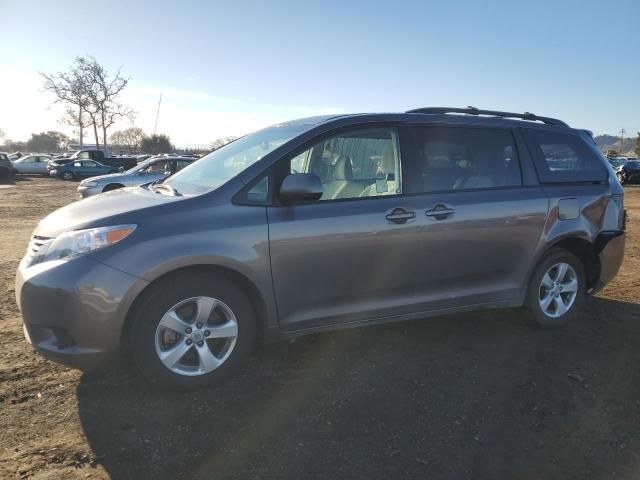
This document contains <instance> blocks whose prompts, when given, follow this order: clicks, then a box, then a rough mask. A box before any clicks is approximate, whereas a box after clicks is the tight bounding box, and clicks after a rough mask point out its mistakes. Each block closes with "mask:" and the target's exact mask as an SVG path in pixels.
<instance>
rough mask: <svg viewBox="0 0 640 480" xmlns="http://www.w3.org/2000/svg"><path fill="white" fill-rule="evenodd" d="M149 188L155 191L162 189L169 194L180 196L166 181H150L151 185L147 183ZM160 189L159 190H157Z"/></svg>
mask: <svg viewBox="0 0 640 480" xmlns="http://www.w3.org/2000/svg"><path fill="white" fill-rule="evenodd" d="M149 190H152V191H154V192H156V193H161V192H160V191H162V190H166V191H168V192H169V193H170V194H171V195H173V196H174V197H179V196H181V193H180V192H178V190H176V189H175V188H173V187H172V186H171V185H169V184H168V183H155V182H154V183H152V184H151V185H149ZM159 190H160V191H159Z"/></svg>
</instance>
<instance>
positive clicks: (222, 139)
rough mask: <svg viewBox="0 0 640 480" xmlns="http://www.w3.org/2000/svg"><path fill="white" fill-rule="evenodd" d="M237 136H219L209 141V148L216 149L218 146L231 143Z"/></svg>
mask: <svg viewBox="0 0 640 480" xmlns="http://www.w3.org/2000/svg"><path fill="white" fill-rule="evenodd" d="M237 139H238V137H234V136H229V137H220V138H217V139H216V140H214V141H213V142H211V150H217V149H219V148H220V147H224V146H225V145H226V144H227V143H231V142H233V141H234V140H237Z"/></svg>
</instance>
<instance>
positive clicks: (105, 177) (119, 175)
mask: <svg viewBox="0 0 640 480" xmlns="http://www.w3.org/2000/svg"><path fill="white" fill-rule="evenodd" d="M129 177H130V175H125V174H123V173H109V174H107V175H98V176H97V177H91V178H87V179H85V180H82V181H81V182H80V185H85V184H86V183H87V182H103V181H104V182H112V181H114V180H125V179H127V178H129Z"/></svg>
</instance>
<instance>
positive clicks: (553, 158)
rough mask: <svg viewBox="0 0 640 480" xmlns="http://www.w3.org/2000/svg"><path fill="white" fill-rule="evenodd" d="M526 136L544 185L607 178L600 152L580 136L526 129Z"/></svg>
mask: <svg viewBox="0 0 640 480" xmlns="http://www.w3.org/2000/svg"><path fill="white" fill-rule="evenodd" d="M524 133H525V137H526V139H527V143H528V145H529V148H530V149H531V154H532V155H533V160H534V162H535V165H536V170H537V171H538V176H539V177H540V180H541V181H542V182H543V183H557V182H560V183H567V182H598V181H603V180H606V179H607V170H606V167H605V166H604V165H603V162H602V159H601V158H600V156H599V154H598V152H596V151H595V150H594V149H591V148H589V146H588V145H585V143H584V142H583V141H582V139H581V138H580V137H578V136H577V135H573V134H570V133H558V132H549V131H544V130H533V129H525V130H524Z"/></svg>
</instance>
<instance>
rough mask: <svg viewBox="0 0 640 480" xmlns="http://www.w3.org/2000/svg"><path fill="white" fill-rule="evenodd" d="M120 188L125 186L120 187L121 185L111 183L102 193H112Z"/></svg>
mask: <svg viewBox="0 0 640 480" xmlns="http://www.w3.org/2000/svg"><path fill="white" fill-rule="evenodd" d="M119 188H124V185H120V184H119V183H110V184H109V185H106V186H105V187H104V188H103V189H102V191H103V192H110V191H112V190H118V189H119Z"/></svg>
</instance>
